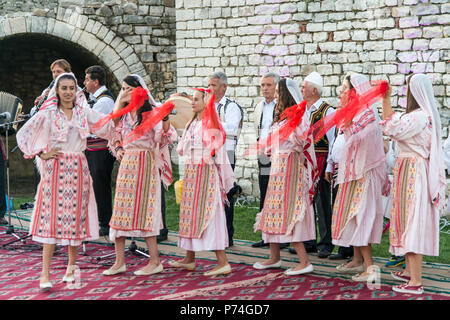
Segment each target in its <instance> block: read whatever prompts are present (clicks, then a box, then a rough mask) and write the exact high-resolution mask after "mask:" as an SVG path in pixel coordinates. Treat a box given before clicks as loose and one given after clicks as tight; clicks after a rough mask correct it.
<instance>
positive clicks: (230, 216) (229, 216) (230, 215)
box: [225, 151, 236, 246]
mask: <svg viewBox="0 0 450 320" xmlns="http://www.w3.org/2000/svg"><path fill="white" fill-rule="evenodd" d="M227 155H228V159H229V160H230V164H231V168H232V169H233V171H234V166H235V160H236V157H235V152H234V151H227ZM227 198H228V202H229V203H230V205H225V218H226V221H227V231H228V243H229V245H230V246H231V245H232V244H233V236H234V224H233V220H234V198H233V196H231V195H230V194H228V195H227Z"/></svg>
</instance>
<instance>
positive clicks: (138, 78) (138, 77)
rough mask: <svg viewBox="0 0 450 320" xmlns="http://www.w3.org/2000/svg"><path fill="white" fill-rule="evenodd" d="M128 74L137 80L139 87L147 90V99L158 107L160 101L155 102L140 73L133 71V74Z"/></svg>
mask: <svg viewBox="0 0 450 320" xmlns="http://www.w3.org/2000/svg"><path fill="white" fill-rule="evenodd" d="M130 76H133V77H135V78H136V79H137V80H138V81H139V83H140V85H141V87H142V88H144V89H145V90H147V94H148V100H149V101H150V104H152V105H154V106H156V107H159V106H160V105H161V104H162V103H161V102H156V100H155V98H153V96H152V94H151V93H150V90H149V89H148V87H147V84H146V83H145V81H144V79H142V77H141V76H140V75H138V74H135V73H134V74H130Z"/></svg>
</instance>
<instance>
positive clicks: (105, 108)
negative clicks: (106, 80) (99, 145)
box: [89, 86, 114, 138]
mask: <svg viewBox="0 0 450 320" xmlns="http://www.w3.org/2000/svg"><path fill="white" fill-rule="evenodd" d="M106 90H107V89H106V86H101V87H100V88H98V90H97V91H95V92H94V94H92V93H89V99H90V100H93V99H95V100H97V98H98V97H99V96H100V95H101V94H102V93H103V92H105V91H106ZM92 109H93V110H95V111H97V112H100V113H103V114H105V115H106V114H109V113H111V112H112V111H113V110H114V100H113V99H112V98H111V97H109V96H104V97H101V98H100V99H98V100H97V101H96V102H95V103H94V105H93V106H92ZM90 137H91V138H95V136H94V135H91V136H90Z"/></svg>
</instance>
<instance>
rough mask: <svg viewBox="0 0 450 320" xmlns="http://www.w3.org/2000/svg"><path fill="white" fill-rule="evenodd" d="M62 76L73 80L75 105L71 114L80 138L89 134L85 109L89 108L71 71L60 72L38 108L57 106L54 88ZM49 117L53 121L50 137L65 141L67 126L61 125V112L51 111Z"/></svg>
mask: <svg viewBox="0 0 450 320" xmlns="http://www.w3.org/2000/svg"><path fill="white" fill-rule="evenodd" d="M64 76H70V78H71V79H73V80H74V81H75V85H76V87H77V92H76V94H75V107H76V108H74V113H73V116H74V117H75V119H76V123H77V125H76V126H77V128H78V131H79V133H80V136H81V138H82V139H84V138H86V137H88V136H89V124H88V121H87V115H86V109H89V105H88V103H87V100H86V96H85V95H84V92H83V90H82V89H81V88H80V87H79V86H78V81H77V78H76V77H75V75H74V74H73V73H72V72H67V73H62V74H60V75H59V76H58V77H57V78H56V79H55V85H54V86H53V87H52V89H51V90H50V92H49V94H48V98H47V100H45V102H44V104H43V105H42V107H41V109H40V110H44V109H46V110H57V108H58V96H57V95H56V88H58V84H59V81H60V80H61V78H62V77H64ZM50 117H51V118H52V122H53V123H54V128H53V130H52V138H53V139H54V140H56V141H67V134H68V126H66V125H63V123H64V119H63V116H62V115H61V112H53V113H52V114H51V115H50Z"/></svg>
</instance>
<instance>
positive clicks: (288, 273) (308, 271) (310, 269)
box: [284, 264, 314, 276]
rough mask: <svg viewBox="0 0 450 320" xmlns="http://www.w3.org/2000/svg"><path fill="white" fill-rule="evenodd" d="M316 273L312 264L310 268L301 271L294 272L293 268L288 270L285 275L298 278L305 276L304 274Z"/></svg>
mask: <svg viewBox="0 0 450 320" xmlns="http://www.w3.org/2000/svg"><path fill="white" fill-rule="evenodd" d="M313 271H314V267H313V265H312V264H310V265H309V266H307V267H306V268H303V269H300V270H293V269H292V268H290V269H287V270H286V271H285V272H284V274H285V275H287V276H297V275H299V274H304V273H310V272H313Z"/></svg>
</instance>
